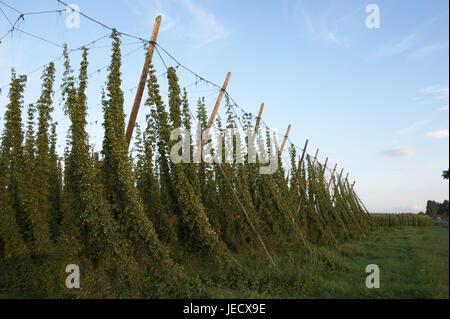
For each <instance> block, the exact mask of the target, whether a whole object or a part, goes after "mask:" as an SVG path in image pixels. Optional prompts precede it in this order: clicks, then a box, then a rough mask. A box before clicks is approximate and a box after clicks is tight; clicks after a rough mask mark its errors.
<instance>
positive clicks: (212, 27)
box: [182, 0, 231, 47]
mask: <svg viewBox="0 0 450 319" xmlns="http://www.w3.org/2000/svg"><path fill="white" fill-rule="evenodd" d="M182 3H183V4H184V6H185V7H186V9H187V10H188V11H189V12H190V13H191V15H192V17H193V18H194V19H193V20H192V24H191V28H192V29H191V31H190V32H189V33H190V35H191V36H195V35H200V38H199V39H198V40H197V41H196V43H195V46H196V47H203V46H205V45H207V44H209V43H211V42H214V41H217V40H220V39H223V38H226V37H227V36H228V35H230V33H231V30H230V29H228V28H227V27H225V26H224V25H223V24H221V23H219V22H218V20H217V18H216V16H215V15H214V14H213V13H211V12H209V11H207V10H205V9H203V8H201V7H200V6H198V5H196V4H194V3H193V2H192V1H191V0H182Z"/></svg>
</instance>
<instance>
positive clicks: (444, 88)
mask: <svg viewBox="0 0 450 319" xmlns="http://www.w3.org/2000/svg"><path fill="white" fill-rule="evenodd" d="M448 92H449V91H448V84H447V85H440V84H436V85H430V86H427V87H425V88H423V89H421V90H420V93H422V94H423V95H431V96H433V97H434V99H436V100H445V101H448Z"/></svg>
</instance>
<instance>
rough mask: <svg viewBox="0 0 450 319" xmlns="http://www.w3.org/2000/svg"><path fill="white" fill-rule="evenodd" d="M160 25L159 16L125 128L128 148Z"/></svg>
mask: <svg viewBox="0 0 450 319" xmlns="http://www.w3.org/2000/svg"><path fill="white" fill-rule="evenodd" d="M160 25H161V16H158V17H157V18H156V20H155V25H154V26H153V33H152V37H151V41H150V45H149V46H148V52H147V56H146V58H145V64H144V68H143V69H142V74H141V79H140V80H139V85H138V88H137V92H136V97H135V98H134V103H133V108H132V109H131V114H130V119H129V121H128V127H127V133H126V138H127V143H128V147H129V146H130V142H131V137H132V136H133V130H134V125H135V123H136V118H137V115H138V112H139V107H140V105H141V100H142V94H143V93H144V88H145V83H146V81H147V76H148V69H149V66H150V61H151V60H152V57H153V52H154V50H155V44H156V39H157V38H158V32H159V26H160Z"/></svg>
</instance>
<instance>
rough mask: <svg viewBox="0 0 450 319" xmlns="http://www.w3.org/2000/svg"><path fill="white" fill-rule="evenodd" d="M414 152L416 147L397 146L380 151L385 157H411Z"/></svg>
mask: <svg viewBox="0 0 450 319" xmlns="http://www.w3.org/2000/svg"><path fill="white" fill-rule="evenodd" d="M416 153H417V152H416V149H415V148H413V147H399V148H393V149H390V150H385V151H382V152H381V154H382V155H384V156H387V157H412V156H414V155H416Z"/></svg>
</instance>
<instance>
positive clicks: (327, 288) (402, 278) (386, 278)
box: [308, 225, 449, 299]
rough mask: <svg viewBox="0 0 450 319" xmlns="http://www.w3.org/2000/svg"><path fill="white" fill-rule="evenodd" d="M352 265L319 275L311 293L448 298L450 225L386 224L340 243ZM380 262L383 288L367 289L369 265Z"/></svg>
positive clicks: (318, 294) (312, 294) (346, 296)
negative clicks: (365, 236)
mask: <svg viewBox="0 0 450 319" xmlns="http://www.w3.org/2000/svg"><path fill="white" fill-rule="evenodd" d="M341 251H342V253H343V254H344V255H345V256H346V257H345V264H346V266H347V268H348V269H347V270H346V271H345V272H333V273H330V274H329V275H328V276H326V277H323V278H321V279H320V280H319V282H318V284H317V285H316V287H315V288H314V289H312V290H311V291H310V292H309V293H308V297H310V298H401V299H403V298H420V299H422V298H446V299H448V298H449V228H448V225H447V226H446V227H444V226H431V227H403V228H385V229H383V230H382V231H380V232H379V233H378V234H376V235H372V236H370V237H369V239H368V240H366V241H361V242H356V243H355V242H354V243H350V244H346V245H344V246H343V247H342V248H341ZM369 264H376V265H378V266H379V267H380V288H379V289H368V288H366V286H365V279H366V276H367V275H368V274H367V273H366V272H365V268H366V266H367V265H369Z"/></svg>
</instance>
